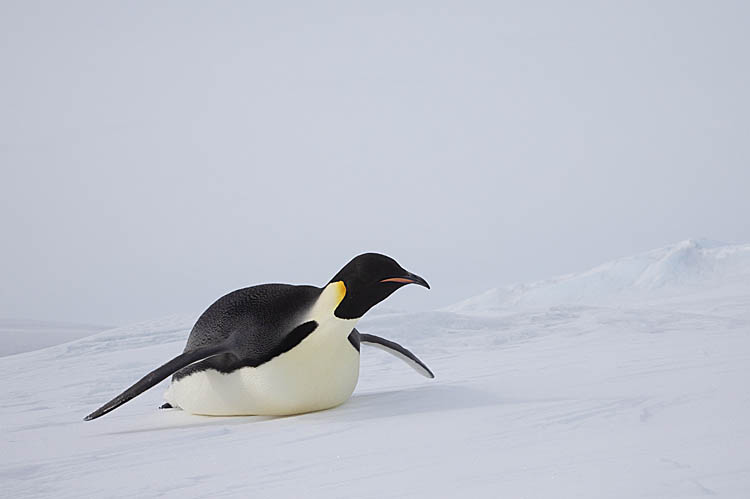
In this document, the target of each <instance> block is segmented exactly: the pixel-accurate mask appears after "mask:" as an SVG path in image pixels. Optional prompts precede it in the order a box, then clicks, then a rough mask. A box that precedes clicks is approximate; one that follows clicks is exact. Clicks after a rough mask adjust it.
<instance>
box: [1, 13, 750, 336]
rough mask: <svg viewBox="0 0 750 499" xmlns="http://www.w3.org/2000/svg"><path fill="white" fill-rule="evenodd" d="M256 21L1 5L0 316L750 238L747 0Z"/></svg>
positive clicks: (546, 269) (123, 315) (406, 299)
mask: <svg viewBox="0 0 750 499" xmlns="http://www.w3.org/2000/svg"><path fill="white" fill-rule="evenodd" d="M407 3H408V6H407ZM265 4H269V5H263V4H261V2H255V3H253V2H52V1H49V2H28V1H17V2H10V1H7V0H6V1H3V2H1V3H0V68H1V71H2V77H1V78H0V168H1V170H0V227H2V244H1V245H0V316H4V317H28V318H36V319H60V320H73V321H79V322H98V323H105V324H124V323H127V322H132V321H136V320H140V319H146V318H153V317H159V316H163V315H168V314H172V313H181V312H198V311H200V310H202V309H204V308H205V307H206V306H208V305H209V304H210V303H211V302H212V301H213V300H214V299H216V298H218V297H219V296H221V295H222V294H224V293H226V292H228V291H230V290H232V289H236V288H239V287H244V286H248V285H252V284H257V283H263V282H291V283H311V284H318V285H320V284H323V283H325V282H327V280H328V279H329V278H330V277H331V276H333V274H334V273H335V272H336V271H337V270H338V269H339V267H341V266H342V265H343V264H344V263H346V262H347V261H348V260H349V259H350V258H351V257H352V256H354V255H356V254H358V253H360V252H363V251H380V252H384V253H387V254H389V255H391V256H393V257H394V258H396V259H397V260H398V261H399V262H400V263H401V264H402V265H404V266H405V267H406V268H407V269H409V270H412V271H414V272H416V273H418V274H420V275H423V276H424V277H425V278H427V280H428V281H430V283H431V284H432V285H433V290H432V291H430V292H427V291H425V290H423V289H421V288H415V289H406V290H403V291H401V292H400V293H399V294H397V295H394V296H393V297H391V298H390V299H389V301H388V304H389V305H390V306H393V307H399V308H405V307H409V306H413V307H419V308H435V307H439V306H443V305H447V304H449V303H452V302H454V301H457V300H459V299H462V298H465V297H467V296H469V295H472V294H476V293H479V292H481V291H483V290H485V289H487V288H490V287H494V286H497V285H500V284H506V283H511V282H516V281H528V280H533V279H538V278H543V277H548V276H551V275H555V274H560V273H565V272H571V271H577V270H582V269H585V268H588V267H590V266H592V265H594V264H597V263H599V262H601V261H604V260H608V259H611V258H614V257H618V256H622V255H627V254H631V253H634V252H637V251H642V250H645V249H649V248H652V247H657V246H663V245H665V244H668V243H671V242H675V241H678V240H681V239H686V238H690V237H709V238H713V239H718V240H724V241H728V242H748V241H750V221H748V220H749V219H748V213H750V196H748V193H749V192H750V188H749V187H748V186H749V185H750V162H749V161H748V159H749V158H750V154H749V153H750V123H749V120H748V117H749V116H750V97H749V96H748V95H749V92H748V89H749V88H750V66H749V65H748V61H749V60H750V54H748V52H750V35H748V29H747V20H748V19H749V18H750V7H749V6H750V4H748V3H747V2H682V1H675V2H652V1H649V2H619V3H617V4H611V5H606V6H605V5H604V2H592V3H586V4H583V3H575V4H572V3H571V2H548V3H545V2H507V3H501V2H445V3H439V2H369V5H368V6H365V5H361V4H360V5H353V3H352V2H340V3H325V4H323V3H319V2H300V3H299V4H292V3H281V2H265ZM313 5H314V7H313Z"/></svg>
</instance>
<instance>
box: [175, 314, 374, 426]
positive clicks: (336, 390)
mask: <svg viewBox="0 0 750 499" xmlns="http://www.w3.org/2000/svg"><path fill="white" fill-rule="evenodd" d="M355 323H356V321H353V320H341V319H337V318H332V319H330V320H328V321H326V322H325V323H324V324H322V325H319V326H318V328H317V329H316V330H315V331H313V332H312V333H311V334H310V335H309V336H307V337H306V338H305V339H303V340H302V341H301V342H300V343H299V344H298V345H296V346H295V347H294V348H292V349H290V350H288V351H287V352H285V353H283V354H281V355H279V356H277V357H274V358H273V359H271V360H269V361H268V362H266V363H265V364H262V365H260V366H258V367H243V368H240V369H237V370H236V371H233V372H231V373H228V374H224V373H221V372H219V371H216V370H213V369H208V370H205V371H200V372H196V373H193V374H190V375H188V376H185V377H184V378H181V379H179V380H178V381H176V382H172V384H171V385H170V387H169V390H168V391H167V393H166V395H165V399H166V400H167V402H169V403H170V404H172V405H173V406H175V407H180V408H182V409H184V410H186V411H188V412H191V413H193V414H204V415H211V416H237V415H258V416H285V415H290V414H301V413H305V412H313V411H319V410H323V409H328V408H331V407H335V406H337V405H340V404H343V403H344V402H345V401H346V400H347V399H348V398H349V397H350V396H351V394H352V392H353V391H354V388H355V386H356V385H357V380H358V378H359V352H358V351H357V350H356V349H355V348H354V346H353V345H352V344H351V343H350V342H349V339H348V336H349V333H350V332H351V330H352V329H353V328H354V324H355Z"/></svg>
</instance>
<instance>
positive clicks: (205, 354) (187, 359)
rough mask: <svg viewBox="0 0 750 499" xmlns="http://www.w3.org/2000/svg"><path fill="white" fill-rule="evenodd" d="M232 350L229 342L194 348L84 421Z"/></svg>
mask: <svg viewBox="0 0 750 499" xmlns="http://www.w3.org/2000/svg"><path fill="white" fill-rule="evenodd" d="M233 350H234V343H233V342H231V341H227V342H224V343H220V344H218V345H210V346H206V347H203V348H196V349H195V350H190V351H189V352H185V353H183V354H181V355H178V356H177V357H175V358H174V359H172V360H170V361H169V362H167V363H166V364H164V365H163V366H161V367H157V368H156V369H154V370H153V371H151V372H150V373H148V374H147V375H145V376H144V377H143V378H141V379H140V380H138V382H136V383H135V384H134V385H133V386H131V387H130V388H128V389H127V390H125V391H124V392H122V393H121V394H119V395H118V396H117V397H115V398H113V399H112V400H110V401H109V402H107V403H106V404H104V405H103V406H101V407H100V408H98V409H97V410H95V411H94V412H92V413H91V414H89V415H88V416H86V417H85V418H84V421H91V420H92V419H96V418H98V417H101V416H104V415H105V414H107V413H108V412H110V411H113V410H115V409H117V408H118V407H120V406H121V405H122V404H124V403H125V402H127V401H129V400H131V399H133V398H135V397H137V396H138V395H140V394H141V393H143V392H145V391H146V390H148V389H149V388H151V387H152V386H154V385H156V384H158V383H159V382H161V381H163V380H164V379H166V378H167V377H168V376H171V375H172V374H174V373H175V372H176V371H178V370H180V369H182V368H183V367H186V366H189V365H190V364H192V363H194V362H198V361H199V360H203V359H206V358H209V357H213V356H214V355H219V354H223V353H232V352H233Z"/></svg>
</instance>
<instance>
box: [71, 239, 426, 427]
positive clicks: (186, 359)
mask: <svg viewBox="0 0 750 499" xmlns="http://www.w3.org/2000/svg"><path fill="white" fill-rule="evenodd" d="M407 284H418V285H420V286H424V287H425V288H427V289H429V287H430V286H429V284H427V281H425V280H424V279H422V278H421V277H419V276H418V275H416V274H412V273H411V272H408V271H406V270H404V268H402V267H401V265H399V264H398V263H397V262H396V261H395V260H394V259H392V258H390V257H388V256H385V255H381V254H378V253H365V254H362V255H359V256H357V257H355V258H354V259H352V260H351V261H350V262H349V263H347V264H346V265H345V266H344V267H343V268H342V269H341V270H340V271H339V272H338V273H337V274H336V275H335V276H334V277H333V278H332V279H331V280H330V281H329V282H328V284H326V285H325V286H323V287H316V286H297V285H290V284H262V285H258V286H252V287H249V288H244V289H239V290H237V291H233V292H231V293H229V294H227V295H225V296H223V297H221V298H219V299H218V300H217V301H216V302H214V303H213V304H212V305H211V306H210V307H208V309H207V310H206V311H205V312H203V314H202V315H201V316H200V317H199V318H198V321H197V322H196V323H195V325H194V326H193V329H192V330H191V331H190V336H189V337H188V340H187V345H186V346H185V350H184V351H183V353H182V354H181V355H178V356H177V357H175V358H173V359H172V360H170V361H169V362H167V363H166V364H164V365H163V366H161V367H159V368H157V369H155V370H154V371H152V372H150V373H148V374H147V375H146V376H144V377H143V378H141V379H140V380H139V381H138V382H137V383H135V384H134V385H133V386H131V387H130V388H128V389H127V390H125V391H124V392H122V393H121V394H120V395H118V396H117V397H115V398H114V399H112V400H110V401H109V402H107V403H106V404H104V405H103V406H101V407H100V408H99V409H97V410H95V411H94V412H92V413H91V414H89V415H88V416H86V418H85V420H86V421H90V420H92V419H96V418H98V417H100V416H103V415H105V414H107V413H108V412H110V411H112V410H114V409H116V408H117V407H119V406H121V405H122V404H124V403H125V402H127V401H129V400H131V399H133V398H134V397H136V396H138V395H140V394H141V393H143V392H144V391H146V390H148V389H149V388H151V387H153V386H154V385H156V384H157V383H159V382H160V381H162V380H164V379H165V378H167V377H168V376H170V375H171V376H172V382H171V384H170V386H169V389H168V390H167V393H166V395H165V399H166V404H165V405H164V406H162V407H173V408H180V409H183V410H185V411H187V412H190V413H193V414H203V415H210V416H233V415H259V416H285V415H292V414H302V413H306V412H313V411H319V410H323V409H329V408H332V407H336V406H338V405H340V404H343V403H344V402H345V401H346V400H347V399H348V398H349V397H350V396H351V394H352V392H353V391H354V387H355V386H356V385H357V380H358V378H359V353H360V343H365V344H373V345H375V346H377V347H379V348H381V349H384V350H386V351H387V352H389V353H392V354H394V355H396V356H397V357H399V358H401V359H403V360H405V361H406V362H407V363H408V364H409V365H411V366H412V367H413V368H414V369H416V371H417V372H419V373H420V374H422V375H423V376H426V377H428V378H434V377H435V376H434V375H433V374H432V371H430V369H429V368H428V367H427V366H426V365H425V364H424V363H423V362H422V361H421V360H419V359H418V358H417V356H416V355H414V354H413V353H411V352H410V351H409V350H407V349H406V348H404V347H402V346H401V345H399V344H398V343H395V342H393V341H389V340H387V339H384V338H380V337H378V336H375V335H372V334H363V333H360V332H358V331H357V330H356V329H355V325H356V324H357V321H359V319H361V318H362V316H363V315H364V314H365V313H366V312H367V311H368V310H370V309H371V308H372V307H373V306H375V305H376V304H378V303H380V302H381V301H383V300H385V299H386V298H387V297H388V296H390V295H391V294H392V293H393V292H395V291H396V290H397V289H399V288H401V287H403V286H405V285H407Z"/></svg>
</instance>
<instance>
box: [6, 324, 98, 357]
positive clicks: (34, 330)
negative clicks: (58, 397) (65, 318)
mask: <svg viewBox="0 0 750 499" xmlns="http://www.w3.org/2000/svg"><path fill="white" fill-rule="evenodd" d="M105 329H109V328H108V327H106V326H95V325H91V324H70V323H65V322H51V321H36V320H29V319H0V357H2V356H4V355H13V354H16V353H22V352H30V351H32V350H38V349H40V348H45V347H49V346H52V345H59V344H60V343H67V342H68V341H73V340H77V339H78V338H83V337H84V336H89V335H92V334H95V333H99V332H101V331H104V330H105Z"/></svg>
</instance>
